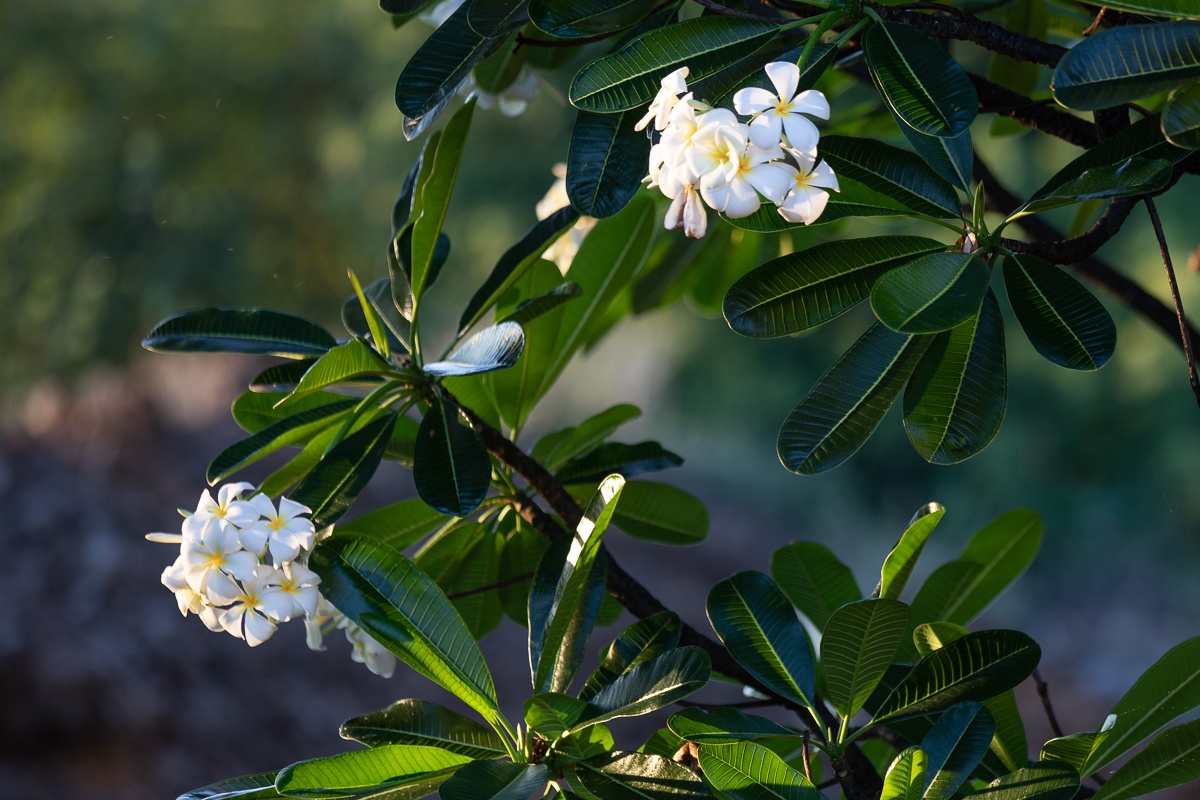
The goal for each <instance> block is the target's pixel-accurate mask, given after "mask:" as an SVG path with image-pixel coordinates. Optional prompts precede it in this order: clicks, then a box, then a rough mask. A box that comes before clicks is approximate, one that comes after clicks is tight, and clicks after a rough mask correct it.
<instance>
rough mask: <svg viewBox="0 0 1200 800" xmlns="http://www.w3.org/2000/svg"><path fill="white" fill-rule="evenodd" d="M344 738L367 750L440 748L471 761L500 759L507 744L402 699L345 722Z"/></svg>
mask: <svg viewBox="0 0 1200 800" xmlns="http://www.w3.org/2000/svg"><path fill="white" fill-rule="evenodd" d="M339 732H340V733H341V736H342V738H343V739H353V740H354V741H356V742H362V743H363V744H365V745H367V746H368V747H378V746H379V745H381V744H407V745H424V746H427V747H437V748H440V749H442V750H445V751H446V752H449V753H460V754H462V755H465V756H468V757H470V758H498V757H500V756H502V755H504V743H503V742H502V741H501V740H500V737H499V736H497V735H496V733H495V732H494V731H492V730H491V729H489V728H485V727H484V726H483V725H480V724H479V723H478V722H475V721H474V720H472V719H468V718H467V717H464V716H462V715H461V714H458V713H456V712H454V711H451V710H450V709H448V708H443V707H442V706H439V705H438V704H437V703H431V702H429V701H428V700H401V701H399V702H398V703H393V704H392V705H390V706H388V707H387V708H385V709H382V710H380V711H373V712H371V713H370V714H363V715H362V716H358V717H353V718H352V719H348V720H346V721H345V722H343V723H342V727H341V730H340V731H339Z"/></svg>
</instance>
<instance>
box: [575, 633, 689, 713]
mask: <svg viewBox="0 0 1200 800" xmlns="http://www.w3.org/2000/svg"><path fill="white" fill-rule="evenodd" d="M711 671H712V664H711V662H710V661H709V658H708V653H705V652H704V651H703V650H702V649H700V648H699V647H695V646H693V645H688V646H685V647H676V648H674V649H671V650H667V651H666V652H665V653H663V654H661V655H659V656H657V657H656V658H652V659H650V660H649V661H643V662H642V663H640V664H636V665H634V666H633V667H631V668H630V669H629V670H628V671H627V672H625V673H623V674H621V675H620V676H618V677H617V678H615V679H614V680H613V681H612V683H609V684H608V685H607V686H605V687H604V688H602V689H601V690H600V691H598V692H596V694H595V695H593V696H592V698H591V699H590V700H589V701H588V707H587V709H586V710H585V711H584V712H583V715H582V716H581V717H580V719H579V720H578V721H576V723H575V726H574V728H575V729H579V728H583V727H585V726H588V725H595V724H596V723H599V722H608V721H609V720H611V719H616V718H617V717H633V716H638V715H640V714H645V713H648V712H650V711H653V710H655V709H656V708H662V707H663V706H668V705H670V704H671V703H674V702H676V701H677V700H682V699H683V698H685V697H687V696H688V695H690V694H692V693H693V692H697V691H699V690H700V689H702V688H704V686H705V684H707V683H708V679H709V675H710V673H711Z"/></svg>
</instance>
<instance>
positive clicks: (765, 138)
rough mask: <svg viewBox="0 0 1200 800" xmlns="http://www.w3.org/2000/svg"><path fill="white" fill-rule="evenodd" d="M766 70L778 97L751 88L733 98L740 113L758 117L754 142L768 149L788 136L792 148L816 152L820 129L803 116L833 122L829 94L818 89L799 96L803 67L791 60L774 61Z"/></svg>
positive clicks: (752, 128) (753, 123) (753, 124)
mask: <svg viewBox="0 0 1200 800" xmlns="http://www.w3.org/2000/svg"><path fill="white" fill-rule="evenodd" d="M765 69H766V72H767V77H769V78H770V79H771V83H772V85H774V87H775V91H776V92H777V94H771V93H770V92H769V91H767V90H766V89H760V88H758V87H756V86H749V87H746V88H745V89H739V90H738V91H737V93H736V94H734V96H733V107H734V108H735V109H736V110H737V112H738V113H739V114H753V115H754V119H753V120H752V121H751V123H750V139H751V141H753V142H754V144H755V145H757V146H758V147H762V148H764V149H766V148H770V147H773V146H775V145H777V144H778V143H779V137H780V135H781V134H782V133H786V134H787V138H788V143H789V144H790V145H791V146H792V147H794V148H796V149H798V150H801V151H804V152H807V151H809V150H812V149H814V148H815V147H816V146H817V141H818V139H819V138H820V133H819V132H818V131H817V126H816V125H813V124H812V122H810V121H809V120H808V118H807V117H804V116H802V115H804V114H809V115H811V116H814V117H819V118H820V119H829V102H828V101H827V100H826V99H825V95H823V94H821V93H820V92H818V91H816V90H815V89H806V90H805V91H803V92H800V93H799V94H796V88H797V86H798V85H799V84H800V68H799V67H798V66H796V65H795V64H793V63H791V62H789V61H772V62H771V63H770V64H767V66H766V67H765Z"/></svg>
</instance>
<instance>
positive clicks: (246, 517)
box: [185, 482, 258, 533]
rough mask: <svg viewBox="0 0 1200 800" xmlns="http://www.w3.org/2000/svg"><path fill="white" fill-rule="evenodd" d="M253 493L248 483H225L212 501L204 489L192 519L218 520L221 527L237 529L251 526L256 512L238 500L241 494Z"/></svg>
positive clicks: (252, 488)
mask: <svg viewBox="0 0 1200 800" xmlns="http://www.w3.org/2000/svg"><path fill="white" fill-rule="evenodd" d="M253 491H254V486H252V485H251V484H249V483H245V482H242V483H227V484H225V485H224V486H222V487H221V488H220V489H219V490H218V491H217V499H216V500H213V498H212V495H211V494H209V491H208V490H207V489H205V490H204V493H203V494H201V495H200V502H199V503H198V504H197V505H196V513H195V514H193V515H192V517H193V518H194V519H197V520H200V521H207V520H210V519H215V520H220V521H221V523H222V525H233V526H234V527H237V528H244V527H247V526H249V525H253V524H254V523H255V521H256V520H257V519H258V512H257V511H255V510H254V507H253V506H251V505H250V504H249V503H247V502H246V501H244V500H240V499H238V498H239V496H240V495H241V494H242V493H243V492H253ZM185 533H186V531H185Z"/></svg>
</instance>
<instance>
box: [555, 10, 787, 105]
mask: <svg viewBox="0 0 1200 800" xmlns="http://www.w3.org/2000/svg"><path fill="white" fill-rule="evenodd" d="M778 33H779V26H778V25H774V24H772V23H770V22H764V21H760V20H755V19H748V18H744V17H728V16H715V15H714V16H709V17H697V18H695V19H690V20H686V21H684V22H680V23H677V24H675V25H668V26H666V27H663V28H659V29H657V30H652V31H649V32H647V33H643V34H642V35H640V36H637V37H635V38H634V39H632V40H631V41H629V42H628V43H627V44H625V45H624V46H623V47H621V48H620V49H619V50H617V51H616V52H615V53H612V54H610V55H607V56H603V57H601V58H598V59H596V60H595V61H592V62H591V63H589V64H587V65H585V66H584V67H583V69H581V70H580V71H579V72H578V73H577V74H576V75H575V79H574V80H573V81H572V82H571V90H570V98H571V103H572V105H574V106H575V107H576V108H579V109H582V110H584V111H595V112H599V113H612V112H616V111H628V110H629V109H631V108H637V107H638V106H642V105H645V104H647V103H649V102H650V100H651V99H652V98H653V97H654V95H655V94H657V93H658V90H659V88H660V84H661V81H662V79H663V78H664V77H665V76H666V75H667V74H668V73H670V72H673V71H674V70H676V69H678V68H679V67H683V66H686V67H687V68H688V70H689V72H688V80H690V81H696V80H699V79H700V78H703V77H705V76H706V75H711V74H712V73H714V72H717V71H718V70H721V69H723V68H724V67H727V66H729V65H730V64H733V63H734V62H736V61H738V60H739V59H741V58H743V57H744V56H747V55H749V54H751V53H753V52H754V51H755V50H757V49H758V48H759V47H761V46H762V45H763V44H764V43H765V42H767V41H768V40H769V39H772V38H774V37H775V36H776V35H778Z"/></svg>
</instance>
